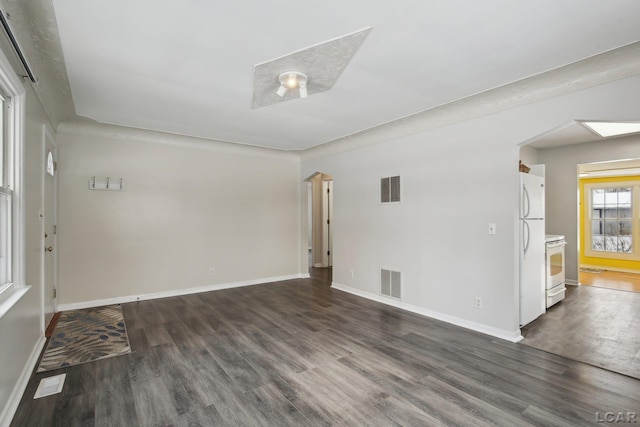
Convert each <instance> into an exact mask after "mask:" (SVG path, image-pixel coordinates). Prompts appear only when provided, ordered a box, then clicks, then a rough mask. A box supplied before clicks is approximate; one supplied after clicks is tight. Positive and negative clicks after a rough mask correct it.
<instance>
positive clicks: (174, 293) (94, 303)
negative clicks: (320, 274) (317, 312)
mask: <svg viewBox="0 0 640 427" xmlns="http://www.w3.org/2000/svg"><path fill="white" fill-rule="evenodd" d="M305 276H306V277H309V274H308V273H307V274H306V275H305V274H291V275H288V276H279V277H268V278H265V279H256V280H246V281H241V282H232V283H222V284H216V285H204V286H198V287H194V288H186V289H176V290H171V291H162V292H153V293H150V294H140V295H127V296H122V297H114V298H104V299H96V300H91V301H82V302H73V303H67V304H58V306H57V310H58V311H66V310H77V309H79V308H89V307H101V306H103V305H110V304H123V303H127V302H135V301H146V300H151V299H158V298H168V297H178V296H182V295H190V294H197V293H200V292H209V291H219V290H222V289H231V288H240V287H243V286H253V285H260V284H264V283H270V282H281V281H283V280H291V279H300V278H304V277H305Z"/></svg>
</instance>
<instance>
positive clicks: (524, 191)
mask: <svg viewBox="0 0 640 427" xmlns="http://www.w3.org/2000/svg"><path fill="white" fill-rule="evenodd" d="M522 194H524V197H523V198H522V218H527V217H528V216H529V212H530V211H531V200H530V199H529V191H528V190H527V186H526V185H524V184H522ZM525 207H526V209H525Z"/></svg>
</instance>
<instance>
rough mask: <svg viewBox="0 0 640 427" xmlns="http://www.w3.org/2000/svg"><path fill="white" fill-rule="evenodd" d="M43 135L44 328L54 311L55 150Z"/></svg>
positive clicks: (45, 133) (49, 136)
mask: <svg viewBox="0 0 640 427" xmlns="http://www.w3.org/2000/svg"><path fill="white" fill-rule="evenodd" d="M43 133H44V212H43V215H44V218H43V219H44V298H43V300H44V327H45V328H46V327H47V326H48V325H49V322H50V321H51V318H52V317H53V314H54V313H55V309H56V232H57V230H56V188H57V185H56V183H57V170H56V169H57V150H56V146H55V142H54V140H53V136H52V135H51V134H50V133H49V132H48V131H47V129H46V128H45V129H44V130H43Z"/></svg>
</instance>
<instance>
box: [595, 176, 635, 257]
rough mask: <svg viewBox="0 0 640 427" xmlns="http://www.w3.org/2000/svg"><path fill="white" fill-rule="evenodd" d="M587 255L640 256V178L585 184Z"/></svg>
mask: <svg viewBox="0 0 640 427" xmlns="http://www.w3.org/2000/svg"><path fill="white" fill-rule="evenodd" d="M584 188H585V196H586V198H585V202H586V203H585V206H584V209H586V211H585V224H584V225H585V254H586V255H587V256H592V257H601V258H619V259H631V260H637V259H640V250H639V249H640V229H639V227H638V225H639V224H638V220H639V219H640V209H639V208H640V181H624V182H611V183H592V184H585V187H584Z"/></svg>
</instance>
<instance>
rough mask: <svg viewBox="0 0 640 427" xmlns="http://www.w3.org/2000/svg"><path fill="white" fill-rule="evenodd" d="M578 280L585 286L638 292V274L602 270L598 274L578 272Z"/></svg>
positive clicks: (639, 288) (639, 283)
mask: <svg viewBox="0 0 640 427" xmlns="http://www.w3.org/2000/svg"><path fill="white" fill-rule="evenodd" d="M578 280H579V281H580V283H581V284H582V285H585V286H596V287H599V288H609V289H618V290H620V291H631V292H640V274H634V273H624V272H621V271H612V270H604V271H602V272H600V273H589V272H586V271H580V272H579V276H578Z"/></svg>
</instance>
